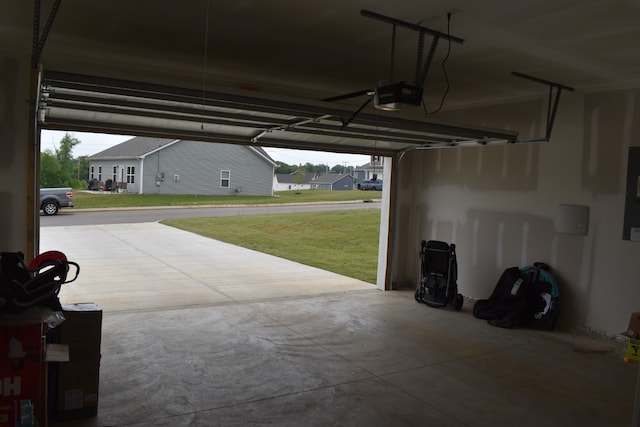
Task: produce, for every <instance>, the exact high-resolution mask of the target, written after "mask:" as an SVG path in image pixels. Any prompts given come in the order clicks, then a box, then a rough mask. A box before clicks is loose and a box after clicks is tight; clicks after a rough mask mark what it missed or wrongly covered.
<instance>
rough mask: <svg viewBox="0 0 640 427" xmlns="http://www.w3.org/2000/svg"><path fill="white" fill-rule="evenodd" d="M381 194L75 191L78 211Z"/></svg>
mask: <svg viewBox="0 0 640 427" xmlns="http://www.w3.org/2000/svg"><path fill="white" fill-rule="evenodd" d="M381 198H382V192H381V191H359V190H353V191H325V190H302V191H278V192H276V193H275V195H274V196H273V197H271V196H241V195H237V196H197V195H189V196H182V195H157V194H126V193H122V194H119V193H97V192H96V193H91V192H87V191H83V190H78V189H76V190H74V192H73V202H74V205H75V209H83V208H124V207H152V206H211V205H262V204H279V203H313V202H342V201H350V200H380V199H381Z"/></svg>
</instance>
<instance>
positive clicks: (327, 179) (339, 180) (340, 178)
mask: <svg viewBox="0 0 640 427" xmlns="http://www.w3.org/2000/svg"><path fill="white" fill-rule="evenodd" d="M311 188H312V189H317V190H331V191H337V190H353V176H352V175H343V174H337V173H328V174H325V175H320V176H319V177H317V178H314V179H313V180H312V181H311Z"/></svg>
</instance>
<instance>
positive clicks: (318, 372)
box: [0, 0, 640, 425]
mask: <svg viewBox="0 0 640 427" xmlns="http://www.w3.org/2000/svg"><path fill="white" fill-rule="evenodd" d="M3 9H4V10H3V14H2V16H0V35H1V37H0V55H1V56H0V58H1V60H0V76H2V79H1V80H0V81H1V82H2V83H1V85H2V86H1V87H0V101H1V103H0V123H2V126H1V127H0V133H2V135H1V138H0V144H1V146H2V149H3V152H4V153H5V154H4V155H3V156H2V158H1V159H0V163H1V164H2V168H0V174H1V175H0V176H1V177H2V179H1V180H0V188H1V190H0V193H2V195H3V197H4V199H5V201H6V204H7V206H8V208H7V209H5V210H3V212H2V213H0V218H1V219H2V221H0V239H1V241H3V242H5V245H6V249H7V250H21V251H24V252H25V253H26V254H27V256H28V257H33V256H35V255H36V254H37V253H38V252H39V250H40V245H41V242H40V231H39V217H38V211H37V206H36V203H35V202H34V200H35V194H37V193H36V192H37V189H38V177H37V173H36V171H37V170H38V153H39V141H38V138H39V136H38V135H39V129H41V128H49V129H60V130H67V131H95V132H102V133H116V134H132V135H149V136H165V137H166V136H179V137H185V138H189V139H196V140H201V141H203V142H207V141H211V142H228V143H239V144H259V145H265V146H274V147H285V148H300V149H313V150H319V151H336V152H348V153H362V154H371V155H382V156H385V157H387V158H388V159H389V160H390V161H388V162H385V165H387V167H386V168H385V171H384V181H385V191H384V194H385V199H384V202H383V221H382V227H381V239H380V241H381V251H380V253H381V254H382V255H381V257H380V261H379V269H378V281H377V283H376V285H377V288H378V290H372V291H368V290H365V291H357V292H347V293H340V292H337V293H334V294H331V295H322V296H318V295H314V296H312V297H311V296H308V295H305V296H300V297H291V298H282V299H272V300H268V301H267V300H263V299H260V298H258V299H257V300H255V301H253V302H251V303H247V302H242V303H237V304H230V305H224V306H215V307H213V306H212V307H213V308H211V307H209V308H202V307H197V308H184V309H172V310H155V311H154V310H150V311H141V312H127V313H124V312H122V313H117V314H116V313H114V316H109V314H108V313H105V319H104V320H105V323H104V327H105V329H104V330H103V333H104V337H103V345H104V347H103V349H102V352H103V359H102V360H103V364H102V371H101V375H103V377H102V379H103V380H104V387H103V392H104V393H105V394H104V396H105V397H108V396H117V395H119V394H120V395H121V396H122V400H117V399H115V398H114V399H112V400H106V401H105V400H101V402H105V404H106V402H111V403H112V404H113V405H114V407H115V408H116V409H115V410H114V412H112V413H107V412H105V413H102V411H101V413H100V414H99V416H98V418H93V419H91V420H79V421H78V423H79V424H78V425H83V424H82V423H94V424H87V425H216V424H222V425H224V424H229V425H234V424H236V425H246V424H256V425H260V424H268V423H271V424H276V425H301V424H302V425H326V424H327V423H329V422H331V423H334V424H341V423H343V422H344V424H347V425H365V424H366V425H388V424H390V423H394V424H401V425H512V424H513V423H514V422H518V423H519V424H522V425H529V424H530V425H534V424H536V425H540V424H542V425H564V424H569V425H571V424H577V423H578V422H579V423H580V424H583V425H603V424H608V425H627V423H628V421H627V420H630V419H631V416H632V412H633V410H632V409H633V406H634V405H633V400H634V399H633V395H634V384H635V376H636V371H637V369H636V368H635V367H634V366H633V365H631V364H624V363H623V362H621V357H622V351H623V349H621V347H620V344H619V341H618V339H617V337H618V336H619V334H620V332H622V331H624V330H625V329H626V327H627V323H628V320H629V315H630V313H632V312H635V311H638V307H637V301H638V296H639V295H638V289H637V274H636V272H635V269H634V265H635V262H636V260H637V259H638V256H640V247H639V246H638V243H637V242H635V241H634V236H635V237H636V238H637V235H636V234H634V233H633V232H632V233H628V228H629V227H630V228H632V229H635V228H637V227H640V224H638V223H636V221H637V219H638V216H637V214H636V213H634V212H635V211H633V209H632V210H631V214H628V213H627V206H632V207H633V206H637V204H638V202H637V201H638V198H639V197H638V193H637V191H631V192H630V191H629V190H628V189H629V186H628V184H629V182H632V183H633V178H634V177H633V176H632V177H627V169H628V166H629V165H628V162H627V161H628V150H629V148H630V147H633V146H637V145H638V143H637V141H638V135H639V133H640V124H639V123H640V110H639V109H638V108H637V106H636V104H637V101H636V100H637V98H638V93H639V88H640V81H639V79H638V77H637V76H638V75H640V61H639V60H638V58H639V57H640V55H639V52H638V46H637V43H635V42H634V41H635V40H638V39H640V34H639V33H640V24H638V22H640V20H639V19H638V18H639V17H640V5H638V4H637V2H632V1H614V2H606V3H605V2H601V1H587V2H584V1H581V2H578V1H573V0H571V1H567V2H562V3H561V4H558V3H557V2H552V1H546V0H544V1H533V0H531V1H525V2H519V3H509V2H504V1H492V2H490V3H486V2H485V3H483V4H477V3H476V2H472V1H466V0H465V1H456V2H452V1H435V2H430V3H429V4H428V5H425V4H423V3H422V2H417V1H400V2H394V3H393V4H388V2H380V1H354V2H348V3H345V2H338V1H333V0H330V1H328V2H323V3H322V4H304V5H302V4H299V3H297V2H292V1H279V2H276V3H275V4H268V3H263V2H257V1H241V2H231V1H210V0H206V1H205V0H201V1H190V2H188V3H186V4H180V5H177V4H173V3H166V2H162V3H158V2H152V1H138V2H126V1H121V0H115V1H112V2H109V3H108V4H107V3H105V4H88V3H86V2H81V1H77V0H76V1H72V0H63V1H54V0H50V1H44V0H43V1H34V2H23V1H19V0H10V1H9V3H8V5H5V7H4V8H3ZM372 12H373V13H372ZM376 14H380V15H382V16H383V17H386V18H384V19H380V17H379V16H377V15H376ZM420 59H421V60H422V61H419V60H420ZM514 72H515V73H514ZM383 80H384V81H387V82H389V83H396V82H400V81H408V82H410V83H414V86H418V88H419V89H420V90H421V91H423V94H422V97H420V99H419V100H418V101H419V102H416V101H415V98H411V96H413V95H415V93H416V92H415V90H414V91H413V92H411V96H410V99H409V100H408V102H406V103H408V104H416V103H419V104H421V105H412V106H404V105H403V106H402V108H401V109H400V111H384V110H382V109H380V108H376V105H375V104H376V103H377V101H376V100H375V99H373V98H375V95H374V94H376V93H377V94H380V93H381V92H380V91H379V90H378V87H379V86H380V82H381V81H383ZM382 86H383V87H384V84H382ZM343 95H353V96H349V97H343ZM378 104H379V105H378V107H381V106H383V105H384V103H379V102H378ZM440 106H442V108H440ZM564 205H571V206H582V207H586V208H587V209H588V212H589V222H588V227H584V228H581V229H580V230H577V231H576V232H569V233H566V232H562V231H559V230H558V228H557V224H558V222H561V221H560V220H561V219H563V218H558V217H559V216H561V213H559V211H561V209H560V207H561V206H564ZM423 239H438V240H444V241H451V242H456V244H457V246H458V248H459V250H458V256H459V268H460V271H459V273H460V275H459V281H460V290H461V292H462V293H463V294H464V295H465V296H467V297H469V298H470V299H478V298H483V297H486V296H487V295H488V294H489V293H490V292H491V289H492V288H493V286H494V285H495V282H496V279H497V277H498V276H499V274H500V272H501V271H502V270H504V268H506V267H509V266H512V265H524V264H529V263H532V262H533V261H537V260H541V261H544V262H547V263H549V264H550V265H552V267H553V268H554V271H555V272H556V273H557V277H558V278H559V281H560V285H561V295H562V298H563V302H564V305H563V311H562V313H561V317H560V319H559V323H558V331H556V332H542V331H528V330H501V329H496V328H489V327H487V325H486V324H484V323H483V322H478V321H477V320H475V319H473V318H472V317H471V316H470V315H469V307H468V306H466V307H465V309H467V311H466V312H465V310H464V309H463V311H462V313H455V312H450V311H446V310H430V309H428V308H427V307H424V306H422V305H418V304H416V303H415V301H413V299H412V292H405V291H393V292H379V290H391V289H394V288H398V287H400V288H403V287H407V285H410V284H411V283H412V282H413V281H415V277H416V274H417V271H418V262H419V260H418V257H417V256H416V254H417V251H418V247H419V242H420V241H421V240H423ZM3 250H4V249H3ZM465 313H466V315H465ZM203 319H208V322H205V321H203ZM206 323H210V324H215V325H216V326H215V329H213V330H211V328H207V327H204V328H202V326H203V325H204V324H206ZM131 325H135V327H133V328H132V327H131ZM452 330H453V331H455V333H452ZM163 331H164V332H163ZM168 331H171V332H172V333H171V334H170V333H169V332H168ZM196 331H197V332H196ZM212 332H213V333H212ZM578 334H580V335H583V334H588V335H589V338H588V339H587V338H584V337H582V336H580V337H579V336H578ZM214 336H215V338H216V340H214V338H213V337H214ZM218 339H219V340H220V341H217V340H218ZM584 340H586V341H584ZM294 344H295V345H294ZM469 348H475V349H476V350H477V351H475V352H472V353H470V352H469ZM176 349H180V350H176ZM189 349H191V350H189ZM212 351H213V352H216V353H215V354H216V355H217V356H219V357H218V358H212V359H207V358H205V357H204V356H202V355H204V354H213V353H208V352H212ZM225 352H226V353H225ZM150 353H152V354H154V355H155V356H156V357H157V358H152V359H151V360H149V359H148V357H147V355H148V354H150ZM241 354H242V355H243V356H245V357H244V358H243V357H240V355H241ZM115 355H118V356H119V358H118V359H112V360H109V359H107V358H108V357H114V356H115ZM314 357H315V358H314ZM318 359H319V360H318ZM178 360H181V361H185V363H184V367H185V369H187V371H178V370H176V369H174V366H175V365H176V364H179V363H178ZM222 360H226V361H227V364H226V365H223V364H220V362H221V361H222ZM126 362H128V363H130V364H131V365H130V366H129V367H130V368H131V369H133V370H134V371H136V370H138V372H140V373H141V375H143V376H141V377H135V378H134V377H133V376H129V377H128V378H127V379H128V380H131V382H129V383H128V386H127V387H124V386H123V388H125V389H121V388H119V386H118V382H117V381H116V380H115V377H116V376H118V373H120V371H118V370H117V369H116V370H113V371H111V370H107V368H108V367H109V366H112V367H114V368H123V369H124V367H125V366H127V363H126ZM140 362H142V363H141V364H139V365H136V363H140ZM109 363H110V364H111V365H109ZM212 364H216V365H215V369H214V367H213V365H212ZM523 365H525V366H526V369H523ZM141 366H142V367H144V369H140V367H141ZM223 367H226V369H224V368H223ZM320 368H321V369H320ZM125 372H127V375H130V374H131V373H132V371H131V370H127V371H125ZM169 373H171V374H169ZM330 374H331V375H330ZM333 374H335V376H333ZM111 375H113V376H111ZM172 375H175V376H172ZM540 379H542V380H541V381H540ZM176 384H178V385H177V386H176ZM121 385H122V384H121ZM143 385H144V386H145V387H142V386H143ZM149 390H153V391H154V393H155V394H154V396H155V397H158V399H159V400H154V401H153V404H151V403H149V402H151V400H147V399H145V398H146V397H147V396H148V395H149ZM134 397H140V400H138V399H136V398H134ZM519 397H520V399H519ZM125 400H126V401H128V402H130V403H133V407H131V408H127V409H125V405H123V401H125ZM145 405H147V406H145ZM547 409H548V410H547ZM101 417H104V418H101ZM636 419H637V417H636ZM301 420H302V421H301ZM65 425H66V424H65Z"/></svg>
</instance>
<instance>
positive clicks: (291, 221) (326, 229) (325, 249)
mask: <svg viewBox="0 0 640 427" xmlns="http://www.w3.org/2000/svg"><path fill="white" fill-rule="evenodd" d="M327 193H330V192H327ZM332 193H345V192H342V191H340V192H332ZM369 194H370V195H379V194H380V192H370V193H369V192H368V193H367V195H369ZM162 223H163V224H166V225H170V226H173V227H177V228H180V229H182V230H187V231H191V232H193V233H197V234H200V235H202V236H206V237H210V238H212V239H216V240H220V241H223V242H227V243H231V244H234V245H237V246H242V247H245V248H249V249H253V250H256V251H259V252H263V253H267V254H271V255H275V256H278V257H281V258H286V259H290V260H292V261H296V262H299V263H302V264H306V265H310V266H313V267H318V268H321V269H323V270H328V271H333V272H335V273H338V274H342V275H344V276H349V277H353V278H356V279H360V280H364V281H366V282H369V283H375V282H376V269H377V265H378V238H379V230H380V211H379V210H378V209H363V210H355V211H354V210H350V211H331V212H312V213H292V214H279V215H256V216H237V217H218V218H186V219H171V220H165V221H162Z"/></svg>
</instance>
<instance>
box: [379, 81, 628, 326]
mask: <svg viewBox="0 0 640 427" xmlns="http://www.w3.org/2000/svg"><path fill="white" fill-rule="evenodd" d="M639 95H640V90H639V89H637V88H635V89H633V88H632V89H629V90H616V91H609V92H594V93H587V94H581V93H571V94H569V95H563V99H562V101H561V103H560V109H559V111H558V116H557V118H556V123H555V127H554V130H553V134H552V137H551V141H550V142H546V143H530V144H510V145H503V146H478V147H470V148H446V149H438V150H421V151H413V152H410V153H407V154H406V155H404V156H403V158H402V159H401V160H400V162H399V166H398V171H397V172H398V175H397V176H398V186H399V191H398V210H397V213H398V216H397V221H396V231H397V233H396V236H395V244H396V253H397V254H398V256H396V257H395V259H394V262H393V266H392V271H393V278H392V280H393V281H394V282H399V283H400V282H402V283H406V282H414V283H415V282H416V281H417V278H418V275H419V266H420V260H419V257H418V251H419V246H420V241H421V240H423V239H424V240H430V239H436V240H444V241H447V242H452V243H456V245H457V253H458V268H459V280H458V284H459V290H460V292H461V293H463V294H464V295H465V296H468V297H471V298H486V297H488V295H489V294H490V293H491V290H492V289H493V287H494V286H495V283H496V282H497V280H498V278H499V276H500V274H501V272H502V271H503V270H504V269H505V268H507V267H511V266H514V265H517V266H523V265H527V264H531V263H533V262H534V261H543V262H546V263H548V264H550V265H551V266H552V267H553V268H554V271H555V274H556V277H557V279H558V281H559V282H560V287H561V310H562V311H561V316H560V319H559V323H558V327H560V328H563V329H568V330H571V329H576V328H586V329H588V330H590V331H595V332H599V333H604V334H607V335H615V334H617V333H619V332H621V331H623V330H624V329H625V328H626V325H627V322H628V319H629V314H630V313H631V312H632V311H638V310H640V280H638V274H637V271H636V264H637V262H638V260H640V243H639V242H629V241H624V240H622V223H623V216H624V201H625V183H626V167H627V154H626V153H627V151H628V147H629V146H634V145H640V105H636V104H637V103H638V100H639V99H640V96H639ZM546 107H547V104H546V99H540V100H535V101H526V102H524V101H523V102H519V103H516V104H510V105H502V106H493V107H483V108H480V109H477V110H475V111H474V110H467V111H458V112H454V113H450V114H448V115H443V117H444V118H449V119H456V120H457V121H458V122H465V123H473V124H478V125H484V126H490V127H499V128H511V129H517V130H519V131H520V138H523V139H524V138H533V137H535V136H541V135H544V127H545V125H546ZM561 204H574V205H580V206H587V207H588V209H589V224H588V232H587V234H586V235H581V234H565V233H559V232H556V231H555V222H556V216H557V214H558V207H559V205H561Z"/></svg>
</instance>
